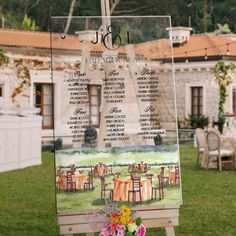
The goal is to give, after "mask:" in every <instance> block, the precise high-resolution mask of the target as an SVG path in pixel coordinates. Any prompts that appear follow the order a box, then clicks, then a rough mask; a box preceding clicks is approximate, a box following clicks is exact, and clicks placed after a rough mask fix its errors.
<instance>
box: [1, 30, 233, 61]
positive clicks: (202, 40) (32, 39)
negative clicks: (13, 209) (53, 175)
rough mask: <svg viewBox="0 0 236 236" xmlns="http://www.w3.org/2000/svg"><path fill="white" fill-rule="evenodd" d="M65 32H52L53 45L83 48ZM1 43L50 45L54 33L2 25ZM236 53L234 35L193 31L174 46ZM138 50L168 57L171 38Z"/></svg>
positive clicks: (191, 53) (99, 48)
mask: <svg viewBox="0 0 236 236" xmlns="http://www.w3.org/2000/svg"><path fill="white" fill-rule="evenodd" d="M61 36H62V35H61V34H56V33H54V34H52V45H53V48H54V49H59V50H73V51H77V50H78V51H80V50H82V45H83V43H81V42H80V41H79V40H78V37H76V36H74V35H67V36H66V38H65V39H62V38H61ZM0 45H1V46H10V47H29V48H41V49H50V48H51V45H50V33H46V32H29V31H19V30H6V29H0ZM104 49H105V47H104V45H102V44H96V45H92V48H91V50H92V51H93V52H98V53H101V52H103V51H104ZM227 50H229V53H230V56H236V41H233V40H231V39H228V38H225V37H221V36H215V35H213V34H198V35H192V36H191V37H190V39H189V40H188V41H187V42H186V43H184V44H182V45H180V46H179V47H174V48H173V53H174V57H175V58H186V57H187V58H189V57H204V56H205V55H207V56H224V55H228V54H227ZM135 51H136V54H139V55H143V56H145V57H147V58H152V59H164V58H170V57H171V54H172V52H171V47H170V41H169V40H167V39H162V40H154V41H149V42H145V43H140V44H137V45H135ZM119 52H120V53H124V52H125V51H124V48H122V47H121V48H120V49H119Z"/></svg>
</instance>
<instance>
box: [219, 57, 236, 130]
mask: <svg viewBox="0 0 236 236" xmlns="http://www.w3.org/2000/svg"><path fill="white" fill-rule="evenodd" d="M235 68H236V66H235V64H233V63H229V64H227V63H225V62H223V61H219V62H218V63H217V64H216V65H215V67H214V76H215V81H216V83H217V84H218V86H219V102H218V127H219V130H220V131H221V132H222V130H223V126H224V122H225V118H224V116H223V115H224V104H225V101H226V98H227V96H228V95H227V87H228V86H229V85H230V84H231V83H232V82H233V80H232V75H231V73H232V72H233V71H234V69H235Z"/></svg>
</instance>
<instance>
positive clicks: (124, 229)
mask: <svg viewBox="0 0 236 236" xmlns="http://www.w3.org/2000/svg"><path fill="white" fill-rule="evenodd" d="M101 213H102V214H103V216H104V219H106V220H105V224H104V227H103V228H102V230H101V232H100V236H133V235H136V236H145V233H146V228H145V226H144V225H143V224H142V220H141V218H140V217H138V218H135V217H134V212H131V210H130V208H128V207H127V206H125V205H122V206H121V207H115V206H112V207H110V208H109V207H107V208H106V210H104V211H102V212H101Z"/></svg>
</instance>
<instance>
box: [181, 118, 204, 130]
mask: <svg viewBox="0 0 236 236" xmlns="http://www.w3.org/2000/svg"><path fill="white" fill-rule="evenodd" d="M185 120H186V121H187V123H188V125H189V126H190V127H191V128H192V129H196V128H202V129H204V127H206V126H207V125H208V117H207V116H204V115H201V116H195V115H189V117H188V118H187V119H185Z"/></svg>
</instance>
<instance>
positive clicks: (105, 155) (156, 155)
mask: <svg viewBox="0 0 236 236" xmlns="http://www.w3.org/2000/svg"><path fill="white" fill-rule="evenodd" d="M141 161H144V162H145V163H147V164H153V163H155V164H162V163H176V162H177V161H178V154H177V152H176V150H174V151H172V152H171V151H169V152H158V151H156V152H154V151H146V152H144V151H143V152H125V153H121V154H116V155H115V154H112V153H109V152H92V153H87V154H85V153H78V152H77V153H73V154H71V153H70V152H68V153H67V152H66V151H63V152H62V153H60V152H59V153H57V154H56V164H57V165H61V166H68V165H70V164H72V163H73V164H76V166H91V165H96V164H97V163H98V162H102V163H106V164H107V165H111V164H112V165H122V164H135V163H140V162H141Z"/></svg>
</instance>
